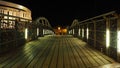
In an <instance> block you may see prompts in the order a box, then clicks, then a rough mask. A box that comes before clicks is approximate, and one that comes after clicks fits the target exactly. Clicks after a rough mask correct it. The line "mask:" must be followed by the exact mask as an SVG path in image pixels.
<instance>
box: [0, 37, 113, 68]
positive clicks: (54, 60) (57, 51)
mask: <svg viewBox="0 0 120 68" xmlns="http://www.w3.org/2000/svg"><path fill="white" fill-rule="evenodd" d="M113 62H115V61H114V60H112V59H111V58H109V57H107V56H105V55H103V54H102V53H100V52H99V51H97V50H95V49H91V48H89V47H88V46H87V44H86V43H85V42H83V41H81V40H79V39H77V38H74V37H72V36H45V37H42V38H40V39H38V40H36V41H32V42H29V43H27V44H26V45H25V46H23V47H20V48H18V49H16V50H14V51H13V52H9V53H7V54H2V55H0V68H93V67H97V66H101V65H105V64H110V63H113Z"/></svg>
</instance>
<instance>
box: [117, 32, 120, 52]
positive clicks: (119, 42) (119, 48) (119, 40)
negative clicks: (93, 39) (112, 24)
mask: <svg viewBox="0 0 120 68" xmlns="http://www.w3.org/2000/svg"><path fill="white" fill-rule="evenodd" d="M117 52H118V53H120V31H118V32H117Z"/></svg>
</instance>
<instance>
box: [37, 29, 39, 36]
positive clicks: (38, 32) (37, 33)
mask: <svg viewBox="0 0 120 68" xmlns="http://www.w3.org/2000/svg"><path fill="white" fill-rule="evenodd" d="M37 36H39V28H37Z"/></svg>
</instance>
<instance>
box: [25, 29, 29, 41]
mask: <svg viewBox="0 0 120 68" xmlns="http://www.w3.org/2000/svg"><path fill="white" fill-rule="evenodd" d="M27 38H28V28H25V39H27Z"/></svg>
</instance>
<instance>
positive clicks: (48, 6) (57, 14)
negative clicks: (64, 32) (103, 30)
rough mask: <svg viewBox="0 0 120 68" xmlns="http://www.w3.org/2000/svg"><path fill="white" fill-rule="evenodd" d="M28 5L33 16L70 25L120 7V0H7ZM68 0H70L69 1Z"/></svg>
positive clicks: (53, 24)
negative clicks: (74, 21) (76, 20)
mask: <svg viewBox="0 0 120 68" xmlns="http://www.w3.org/2000/svg"><path fill="white" fill-rule="evenodd" d="M6 1H10V2H13V3H17V4H20V5H23V6H26V7H27V8H29V9H30V10H31V11H32V18H33V20H35V19H36V18H38V17H41V16H42V17H46V18H47V19H48V20H49V22H50V24H51V25H52V27H55V26H58V25H60V26H68V25H71V24H72V21H73V20H74V19H78V20H79V21H82V20H85V19H88V18H91V17H94V16H97V15H100V14H103V13H107V12H110V11H113V10H117V9H120V1H119V0H79V1H77V0H73V1H72V0H60V1H58V0H6ZM67 1H68V2H67Z"/></svg>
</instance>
